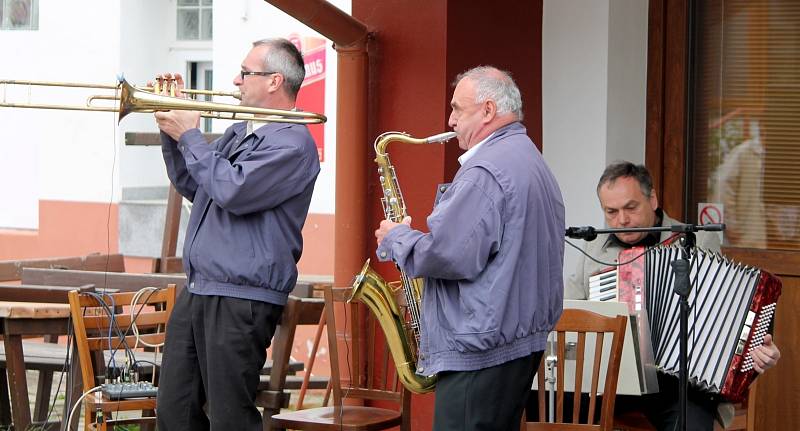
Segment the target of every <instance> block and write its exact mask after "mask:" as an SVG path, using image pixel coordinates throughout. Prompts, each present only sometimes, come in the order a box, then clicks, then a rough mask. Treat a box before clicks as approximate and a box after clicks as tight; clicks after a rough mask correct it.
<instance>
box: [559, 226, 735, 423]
mask: <svg viewBox="0 0 800 431" xmlns="http://www.w3.org/2000/svg"><path fill="white" fill-rule="evenodd" d="M701 230H704V231H717V232H719V231H723V230H725V225H724V224H706V225H694V224H676V225H672V226H656V227H635V228H613V229H595V228H593V227H591V226H580V227H570V228H567V231H566V234H565V235H566V236H567V237H570V238H580V239H584V240H586V241H592V240H594V239H595V238H597V235H598V234H606V233H607V234H614V233H630V232H648V233H649V232H678V233H682V234H683V239H682V241H681V242H682V244H681V250H682V251H681V257H680V258H679V259H676V260H675V261H673V262H671V263H670V266H672V272H673V273H674V274H675V283H674V285H673V289H672V290H673V292H675V294H676V295H678V297H679V304H680V315H679V318H680V329H679V332H678V339H679V351H678V355H679V356H678V360H679V361H678V405H679V408H680V417H679V422H678V429H679V430H682V431H683V430H686V400H687V392H688V390H689V378H688V366H687V362H688V360H687V357H688V339H689V293H690V292H691V290H692V286H691V279H690V273H691V263H690V259H691V256H692V250H693V249H694V247H695V243H696V236H695V232H698V231H701Z"/></svg>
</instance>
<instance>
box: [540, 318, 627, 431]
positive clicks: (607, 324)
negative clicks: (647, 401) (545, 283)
mask: <svg viewBox="0 0 800 431" xmlns="http://www.w3.org/2000/svg"><path fill="white" fill-rule="evenodd" d="M627 321H628V317H627V316H617V317H606V316H602V315H600V314H596V313H593V312H591V311H587V310H579V309H565V310H564V312H563V314H562V315H561V318H560V319H559V321H558V323H557V324H556V327H555V330H554V332H555V333H556V345H557V347H556V352H551V354H553V353H554V354H555V355H556V357H557V360H556V361H557V362H556V403H555V413H556V414H555V416H556V417H555V423H545V422H544V420H545V419H546V417H547V415H546V411H545V391H544V390H543V388H545V387H546V386H545V363H546V361H547V357H546V356H547V355H545V358H543V359H542V362H541V363H540V365H539V371H538V373H537V379H538V388H539V391H538V394H539V399H538V405H539V418H540V421H541V422H527V423H526V424H525V425H526V429H527V430H567V429H568V430H580V429H587V430H589V429H595V430H609V431H610V430H611V429H612V425H613V421H614V400H615V397H616V392H617V377H618V375H619V364H620V360H621V359H622V345H623V339H624V338H625V328H626V325H627ZM567 333H576V334H577V343H576V345H575V353H576V354H575V382H574V383H575V384H574V386H573V387H572V388H566V389H565V387H564V386H565V385H564V368H565V366H567V365H566V361H565V358H566V357H567V356H568V355H567V335H566V334H567ZM606 333H611V336H612V337H613V339H612V342H611V348H610V349H609V356H608V359H607V360H606V361H605V363H606V372H605V376H606V378H605V382H604V384H603V394H602V406H601V409H600V418H599V421H598V423H595V409H596V407H597V395H598V387H599V380H600V371H601V364H602V363H603V358H602V354H603V343H604V340H605V338H606V337H605V335H606ZM587 334H594V336H593V337H591V338H594V355H593V357H592V358H590V362H588V366H590V367H591V376H590V377H589V378H590V379H591V380H590V382H591V389H590V391H589V406H588V414H587V416H586V418H585V421H582V420H581V419H583V418H582V417H581V414H580V412H581V401H582V397H581V388H582V387H583V379H584V376H583V372H584V369H585V366H586V365H587V362H586V360H585V359H586V358H585V353H586V345H587ZM565 390H568V391H572V392H573V394H574V395H573V408H572V415H571V416H572V422H571V423H568V424H566V423H564V392H565Z"/></svg>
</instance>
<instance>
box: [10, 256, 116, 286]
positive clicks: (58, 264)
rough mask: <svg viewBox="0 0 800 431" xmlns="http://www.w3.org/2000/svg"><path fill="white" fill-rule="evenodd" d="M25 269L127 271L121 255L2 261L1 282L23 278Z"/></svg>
mask: <svg viewBox="0 0 800 431" xmlns="http://www.w3.org/2000/svg"><path fill="white" fill-rule="evenodd" d="M25 268H57V269H79V270H85V271H109V272H123V271H125V261H124V259H123V258H122V255H121V254H90V255H88V256H78V257H53V258H44V259H21V260H0V281H15V280H20V279H21V278H22V271H23V269H25Z"/></svg>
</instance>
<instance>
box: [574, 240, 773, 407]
mask: <svg viewBox="0 0 800 431" xmlns="http://www.w3.org/2000/svg"><path fill="white" fill-rule="evenodd" d="M680 253H681V249H680V248H679V247H677V246H659V247H653V248H650V249H647V251H646V252H644V249H642V248H641V247H635V248H631V249H628V250H624V251H622V252H621V253H620V255H619V262H620V263H621V265H620V266H619V268H618V269H617V271H614V272H616V273H617V274H616V277H614V278H615V279H616V280H615V283H613V284H615V285H614V286H612V285H611V284H610V283H609V282H606V283H604V284H603V287H602V288H597V287H595V290H594V292H590V298H589V299H600V300H609V299H616V298H618V300H619V301H622V302H627V303H628V305H629V308H630V310H631V312H632V313H633V314H638V315H639V318H647V319H648V322H649V328H650V336H651V341H652V348H653V356H654V360H655V364H656V366H657V367H658V368H659V370H661V371H662V372H665V373H668V374H672V375H675V376H677V375H678V372H679V345H680V344H679V338H678V336H679V330H680V319H679V316H680V304H679V297H678V295H677V294H675V293H674V291H673V284H674V272H673V270H672V267H671V266H670V264H671V262H673V261H675V260H676V259H678V258H679V257H680ZM603 275H604V276H605V280H608V279H609V278H610V277H609V276H610V274H603ZM690 278H691V284H692V288H691V292H690V294H689V298H688V302H689V322H688V328H689V334H688V374H689V375H688V377H689V382H690V384H692V385H693V386H695V387H697V388H699V389H701V390H704V391H707V392H711V393H717V394H720V395H721V396H722V397H724V398H726V399H728V400H731V401H738V400H741V399H742V398H744V396H745V395H746V393H747V387H748V386H749V385H750V383H752V381H753V379H755V378H756V375H757V372H756V371H755V369H754V368H753V361H752V358H751V357H750V352H752V351H753V349H755V348H756V347H758V346H760V345H762V344H763V342H764V336H765V335H766V334H767V332H768V331H769V329H770V328H771V325H772V321H773V317H774V314H775V305H776V303H777V301H778V297H779V296H780V294H781V282H780V280H779V279H778V278H776V277H775V276H773V275H772V274H769V273H768V272H766V271H762V270H759V269H758V268H753V267H748V266H745V265H742V264H740V263H736V262H733V261H732V260H730V259H728V258H726V257H723V256H722V255H720V254H719V253H715V252H710V251H706V250H702V249H695V251H694V255H693V256H692V259H691V272H690ZM598 279H599V277H598ZM609 281H610V280H609ZM595 284H597V283H595Z"/></svg>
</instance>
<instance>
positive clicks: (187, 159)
mask: <svg viewBox="0 0 800 431" xmlns="http://www.w3.org/2000/svg"><path fill="white" fill-rule="evenodd" d="M246 133H247V132H246V123H237V124H234V125H233V126H231V127H229V128H228V129H227V130H226V131H225V133H224V134H223V135H222V136H221V137H220V138H219V139H217V140H216V141H214V142H213V143H212V144H211V145H209V144H208V143H207V142H206V140H205V138H204V137H203V135H202V134H201V133H200V131H199V130H197V129H193V130H189V131H187V132H186V133H184V134H183V135H182V136H181V138H180V140H179V141H178V142H177V143H176V142H175V141H174V140H173V139H171V138H170V137H169V136H167V135H166V134H164V133H162V134H161V140H162V146H161V148H162V152H163V155H164V162H165V164H166V166H167V174H168V176H169V179H170V181H172V184H174V185H175V188H176V189H177V190H178V192H179V193H180V194H182V195H183V196H185V197H186V198H187V199H189V200H190V201H192V202H193V207H192V213H191V216H190V217H189V223H188V226H187V228H186V239H185V241H184V245H183V266H184V269H185V271H186V275H187V278H188V283H187V286H188V290H189V291H190V292H192V293H195V294H200V295H220V296H229V297H236V298H242V299H251V300H258V301H263V302H269V303H273V304H278V305H284V304H285V303H286V299H287V297H288V294H289V292H290V291H291V290H292V288H293V287H294V285H295V281H296V280H297V261H298V260H299V259H300V254H301V252H302V249H303V237H302V234H301V231H302V228H303V223H304V222H305V219H306V215H307V214H308V207H309V204H310V203H311V194H312V192H313V190H314V182H315V180H316V178H317V174H318V173H319V169H320V168H319V159H318V157H317V149H316V145H315V144H314V140H313V139H312V138H311V134H310V133H309V132H308V129H307V128H306V126H303V125H298V124H286V123H271V124H267V125H264V126H261V127H260V128H258V129H256V130H255V131H254V132H253V133H252V134H250V135H248V136H245V135H246Z"/></svg>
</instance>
